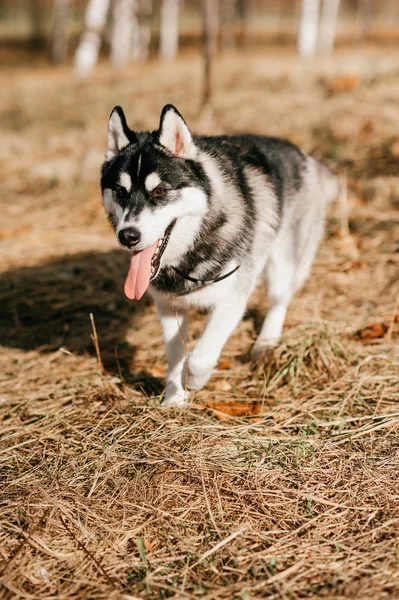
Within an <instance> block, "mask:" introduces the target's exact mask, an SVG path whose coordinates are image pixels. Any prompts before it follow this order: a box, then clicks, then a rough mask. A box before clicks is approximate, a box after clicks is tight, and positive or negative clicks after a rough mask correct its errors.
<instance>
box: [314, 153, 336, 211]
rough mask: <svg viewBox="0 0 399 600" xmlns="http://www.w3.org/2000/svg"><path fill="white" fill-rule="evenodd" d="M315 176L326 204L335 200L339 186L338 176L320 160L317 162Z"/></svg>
mask: <svg viewBox="0 0 399 600" xmlns="http://www.w3.org/2000/svg"><path fill="white" fill-rule="evenodd" d="M317 176H318V179H319V188H320V191H321V194H322V197H323V198H324V201H325V202H326V204H329V203H330V202H333V201H334V200H336V199H337V198H338V196H339V194H340V188H341V186H340V181H339V179H338V177H336V176H335V175H334V174H333V173H331V171H330V169H329V168H328V167H326V166H325V165H323V163H320V162H318V163H317Z"/></svg>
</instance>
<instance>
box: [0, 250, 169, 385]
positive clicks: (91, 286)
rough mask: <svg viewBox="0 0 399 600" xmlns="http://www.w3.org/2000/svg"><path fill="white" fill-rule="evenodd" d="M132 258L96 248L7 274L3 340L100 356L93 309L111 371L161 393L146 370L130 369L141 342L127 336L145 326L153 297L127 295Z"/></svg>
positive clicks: (1, 311) (0, 292) (2, 279)
mask: <svg viewBox="0 0 399 600" xmlns="http://www.w3.org/2000/svg"><path fill="white" fill-rule="evenodd" d="M127 261H128V257H127V256H126V255H125V254H124V253H122V252H119V251H118V250H115V251H111V252H106V253H95V252H92V253H82V254H77V255H74V256H72V257H65V258H62V259H57V260H52V261H49V262H47V263H45V264H43V265H41V266H34V267H23V268H19V269H12V270H10V271H6V272H5V273H2V274H1V275H0V345H2V346H5V347H11V348H21V349H23V350H39V351H41V352H49V351H54V350H56V349H58V348H60V347H64V348H66V349H67V350H69V351H71V352H74V353H80V354H81V353H88V354H90V355H94V354H95V350H94V345H93V342H92V339H91V334H92V325H91V321H90V313H92V314H93V316H94V320H95V325H96V330H97V334H98V339H99V342H100V349H101V358H102V360H103V363H104V367H105V368H106V369H107V371H109V372H111V373H118V371H119V369H120V370H121V371H122V375H123V377H124V378H125V380H126V382H127V383H129V384H130V385H132V386H133V387H137V388H139V389H142V390H144V391H145V392H146V393H159V390H160V389H161V388H162V384H161V382H160V381H159V380H157V379H156V378H154V377H152V376H151V375H150V374H148V373H147V372H146V371H140V372H139V373H137V374H132V373H130V369H129V367H130V365H131V363H132V360H133V359H134V355H135V351H136V347H134V346H132V345H130V344H129V343H128V342H127V341H126V332H127V330H128V329H129V328H131V327H134V328H138V327H139V326H140V316H141V315H142V313H143V310H144V309H145V307H146V306H147V305H148V304H149V300H148V299H147V300H146V299H143V300H141V301H140V302H131V301H128V300H127V299H126V298H125V296H124V294H123V282H124V278H125V276H126V273H127ZM116 357H117V358H116ZM118 363H119V365H118Z"/></svg>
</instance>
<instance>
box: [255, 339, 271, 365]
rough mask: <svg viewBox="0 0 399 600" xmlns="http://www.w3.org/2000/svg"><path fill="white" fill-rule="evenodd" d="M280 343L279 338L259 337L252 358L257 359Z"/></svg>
mask: <svg viewBox="0 0 399 600" xmlns="http://www.w3.org/2000/svg"><path fill="white" fill-rule="evenodd" d="M277 345H278V340H265V339H263V340H260V339H257V340H256V342H255V344H254V345H253V346H252V350H251V360H253V361H257V360H259V359H260V358H261V357H262V356H264V355H266V354H268V353H269V352H271V351H272V350H273V349H274V348H276V346H277Z"/></svg>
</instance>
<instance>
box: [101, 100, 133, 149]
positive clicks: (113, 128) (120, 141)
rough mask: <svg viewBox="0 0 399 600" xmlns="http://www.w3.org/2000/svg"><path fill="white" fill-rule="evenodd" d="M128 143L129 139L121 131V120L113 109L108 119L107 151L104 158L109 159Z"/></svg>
mask: <svg viewBox="0 0 399 600" xmlns="http://www.w3.org/2000/svg"><path fill="white" fill-rule="evenodd" d="M128 144H129V139H128V138H127V137H126V135H125V132H124V131H123V125H122V121H121V119H120V116H119V115H118V113H117V112H116V111H115V110H114V111H113V113H112V115H111V116H110V119H109V121H108V152H107V154H106V155H105V158H106V160H111V158H113V157H114V156H116V155H117V154H118V152H120V151H121V150H123V148H125V147H126V146H127V145H128Z"/></svg>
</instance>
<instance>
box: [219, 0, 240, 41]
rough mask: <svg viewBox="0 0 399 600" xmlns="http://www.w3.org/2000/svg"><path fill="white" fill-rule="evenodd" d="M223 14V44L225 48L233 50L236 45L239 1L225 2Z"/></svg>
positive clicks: (225, 0)
mask: <svg viewBox="0 0 399 600" xmlns="http://www.w3.org/2000/svg"><path fill="white" fill-rule="evenodd" d="M221 13H222V22H223V27H222V28H221V29H222V32H221V33H222V44H223V47H224V48H233V47H234V46H235V44H236V36H235V33H236V32H235V26H236V17H237V13H238V0H223V1H222V5H221Z"/></svg>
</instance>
